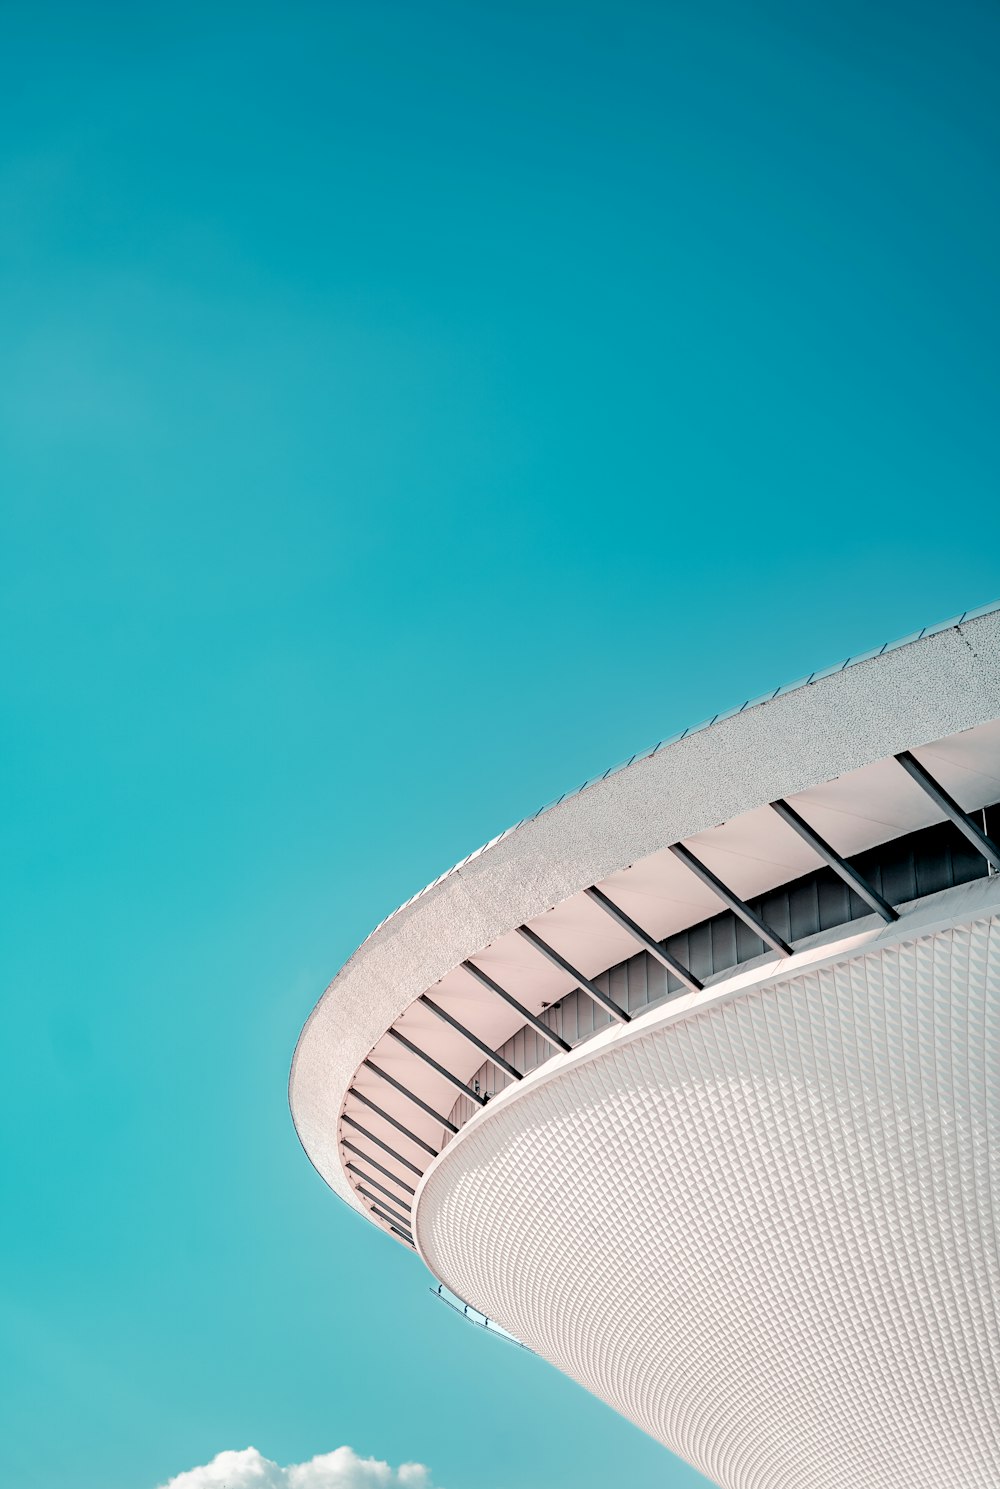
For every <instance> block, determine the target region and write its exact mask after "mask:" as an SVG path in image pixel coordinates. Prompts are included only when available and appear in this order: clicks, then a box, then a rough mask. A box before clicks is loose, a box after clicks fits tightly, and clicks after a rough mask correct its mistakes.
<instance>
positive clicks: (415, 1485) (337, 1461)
mask: <svg viewBox="0 0 1000 1489" xmlns="http://www.w3.org/2000/svg"><path fill="white" fill-rule="evenodd" d="M160 1489H431V1481H430V1475H429V1473H428V1471H427V1469H426V1468H425V1467H424V1465H423V1464H422V1463H401V1464H400V1466H399V1467H398V1468H392V1467H390V1465H389V1464H388V1463H383V1462H382V1461H381V1459H379V1458H359V1457H358V1455H357V1453H355V1452H354V1450H353V1449H352V1448H347V1447H344V1448H335V1449H334V1451H333V1452H332V1453H321V1454H320V1455H319V1457H317V1458H310V1460H309V1462H308V1463H290V1464H288V1466H287V1467H286V1468H282V1467H281V1466H280V1465H279V1464H277V1463H274V1462H272V1460H271V1459H270V1458H264V1457H262V1455H261V1454H260V1453H258V1451H257V1449H256V1448H243V1449H242V1450H240V1451H238V1452H232V1451H230V1452H226V1453H217V1454H216V1455H215V1457H214V1458H213V1459H212V1461H211V1463H206V1464H205V1465H204V1467H202V1468H189V1469H187V1470H186V1472H184V1473H179V1474H178V1475H177V1476H176V1478H173V1479H170V1480H169V1481H168V1482H167V1483H166V1484H163V1485H161V1486H160Z"/></svg>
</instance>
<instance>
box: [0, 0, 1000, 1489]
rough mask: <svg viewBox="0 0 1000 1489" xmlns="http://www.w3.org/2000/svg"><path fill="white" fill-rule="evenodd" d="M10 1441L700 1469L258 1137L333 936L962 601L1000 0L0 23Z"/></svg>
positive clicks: (27, 1451) (997, 378)
mask: <svg viewBox="0 0 1000 1489" xmlns="http://www.w3.org/2000/svg"><path fill="white" fill-rule="evenodd" d="M2 32H3V40H2V45H0V198H2V213H0V276H2V277H0V326H2V334H0V388H2V400H0V506H2V518H0V581H2V612H0V621H2V623H0V644H2V647H3V658H2V677H3V682H2V691H3V699H2V719H0V727H2V755H3V778H4V804H3V814H2V820H3V832H4V837H5V848H4V852H3V858H2V865H3V867H2V872H3V881H4V882H3V887H2V904H3V921H4V925H5V930H4V935H3V943H2V946H3V949H2V966H0V972H2V986H3V992H4V1000H5V1013H4V1018H3V1034H4V1038H3V1057H2V1058H3V1069H2V1079H0V1103H2V1118H3V1128H4V1134H5V1155H4V1167H3V1171H2V1196H0V1199H2V1213H3V1216H4V1225H3V1232H2V1242H0V1246H2V1253H0V1336H2V1337H3V1339H4V1344H3V1346H2V1347H3V1350H4V1355H3V1360H2V1363H3V1370H4V1382H3V1388H2V1390H0V1463H2V1464H3V1468H2V1471H0V1477H2V1478H3V1482H4V1484H6V1485H11V1486H16V1489H153V1486H155V1485H158V1484H160V1483H162V1482H163V1481H165V1480H166V1479H167V1478H168V1477H169V1476H170V1475H172V1474H176V1473H178V1472H179V1471H180V1470H181V1469H184V1468H190V1467H192V1466H193V1465H197V1464H204V1463H206V1462H207V1461H208V1460H209V1459H210V1458H211V1457H212V1455H213V1454H215V1453H216V1452H218V1451H219V1450H221V1449H230V1448H232V1449H235V1448H243V1447H245V1446H246V1445H247V1444H248V1443H253V1444H255V1445H256V1446H257V1447H258V1448H259V1449H260V1451H261V1452H262V1453H264V1454H265V1455H266V1456H267V1457H269V1458H272V1459H274V1460H275V1461H276V1462H278V1463H281V1464H288V1463H293V1462H298V1461H301V1460H304V1459H307V1458H309V1457H311V1456H312V1455H313V1454H317V1453H321V1452H327V1451H329V1450H331V1449H333V1448H335V1447H337V1446H338V1445H339V1444H343V1443H349V1444H351V1445H353V1447H354V1448H355V1449H356V1450H357V1451H358V1452H359V1453H365V1454H375V1455H376V1456H378V1457H380V1458H385V1459H387V1460H388V1461H390V1462H392V1463H399V1462H401V1461H403V1460H404V1459H419V1460H420V1461H421V1462H424V1463H426V1464H428V1465H429V1466H430V1469H431V1470H432V1472H433V1475H434V1479H435V1482H436V1483H440V1484H441V1485H444V1486H446V1489H471V1486H473V1485H474V1486H476V1489H513V1486H515V1485H516V1486H518V1489H606V1486H607V1485H609V1484H612V1483H629V1484H630V1485H633V1486H635V1489H654V1486H656V1489H661V1486H663V1485H669V1486H671V1489H691V1486H693V1485H695V1484H696V1483H699V1484H700V1483H701V1482H702V1481H700V1480H698V1479H697V1478H696V1476H695V1475H694V1474H692V1473H690V1472H689V1471H688V1470H686V1469H685V1468H683V1467H682V1466H680V1465H675V1464H674V1463H673V1461H672V1460H671V1459H670V1458H669V1457H668V1456H667V1455H666V1454H665V1453H664V1452H663V1450H662V1449H661V1448H659V1447H658V1446H656V1445H655V1444H653V1443H652V1442H650V1441H648V1440H647V1439H645V1438H644V1437H642V1436H641V1435H640V1434H639V1433H638V1432H637V1431H636V1430H634V1429H633V1428H632V1427H630V1426H629V1425H627V1424H626V1423H624V1422H623V1421H621V1420H619V1419H618V1418H617V1417H616V1416H615V1415H614V1414H613V1413H612V1412H611V1411H609V1410H608V1409H606V1408H605V1407H604V1406H602V1405H600V1404H598V1403H597V1402H595V1401H593V1400H591V1399H590V1398H589V1397H587V1396H586V1395H585V1394H584V1393H583V1392H582V1391H580V1390H578V1389H577V1388H576V1387H575V1386H573V1385H571V1384H570V1383H569V1382H567V1381H564V1380H563V1379H562V1378H561V1377H559V1376H558V1375H557V1374H556V1373H555V1372H554V1371H553V1370H551V1369H549V1368H548V1367H547V1366H546V1365H544V1364H543V1363H541V1362H540V1361H538V1360H535V1359H533V1358H531V1357H529V1356H527V1355H525V1354H523V1353H521V1352H519V1351H517V1350H515V1349H514V1348H512V1347H508V1346H506V1345H504V1344H503V1343H502V1342H499V1341H495V1340H490V1339H488V1338H483V1337H482V1336H480V1335H479V1334H478V1333H477V1332H476V1331H475V1330H473V1329H471V1328H469V1327H467V1326H465V1325H463V1324H462V1323H461V1322H459V1321H458V1320H457V1319H455V1318H454V1317H453V1316H452V1315H451V1314H449V1313H448V1312H447V1310H446V1309H444V1308H442V1307H440V1306H439V1305H437V1304H436V1303H434V1302H433V1301H432V1299H431V1298H430V1297H429V1295H428V1292H427V1283H428V1278H427V1276H426V1275H425V1273H424V1272H423V1270H422V1267H421V1265H420V1263H419V1262H418V1261H417V1260H416V1259H415V1258H414V1257H412V1256H410V1255H409V1254H407V1253H405V1252H404V1251H403V1250H402V1249H401V1248H398V1247H396V1246H395V1245H394V1244H392V1243H391V1242H389V1241H387V1240H384V1239H382V1238H381V1237H380V1236H379V1235H377V1234H375V1233H374V1232H373V1231H372V1230H371V1229H370V1228H369V1227H368V1226H367V1225H366V1224H364V1222H362V1221H360V1220H358V1219H356V1218H355V1217H353V1216H352V1215H351V1214H350V1213H349V1212H348V1211H347V1210H346V1208H345V1207H344V1206H342V1205H341V1204H339V1203H338V1202H337V1201H336V1200H335V1199H334V1198H333V1197H332V1196H331V1195H330V1193H329V1192H328V1191H327V1190H326V1189H325V1188H324V1186H323V1184H322V1182H321V1181H320V1179H319V1178H318V1177H317V1175H316V1174H315V1173H314V1172H313V1171H312V1169H311V1168H310V1166H309V1164H308V1162H307V1160H306V1159H305V1157H304V1155H303V1154H302V1152H301V1151H300V1149H299V1147H298V1144H297V1142H296V1140H295V1137H294V1134H293V1131H292V1126H291V1122H290V1119H289V1115H288V1110H287V1105H286V1079H287V1072H288V1065H289V1061H290V1058H291V1053H292V1049H293V1046H294V1042H295V1039H296V1036H297V1034H298V1031H299V1027H300V1025H301V1024H302V1022H303V1020H304V1018H305V1017H306V1015H307V1013H308V1012H309V1010H310V1008H311V1007H312V1005H313V1003H314V1002H315V1000H316V998H317V997H318V996H319V994H320V993H321V992H322V990H323V988H324V986H325V985H326V983H327V982H328V981H329V979H330V977H331V976H332V975H333V973H334V972H335V971H336V969H337V968H338V966H339V965H340V964H341V962H342V961H343V960H344V958H345V957H346V956H347V955H348V954H349V953H350V952H351V951H352V950H353V948H354V947H355V945H356V944H357V943H358V942H359V941H360V940H361V939H362V938H363V937H364V935H365V934H366V933H367V932H368V930H369V929H370V928H371V927H372V925H373V924H375V922H377V921H378V920H380V919H381V917H382V916H383V915H384V914H385V913H386V912H387V911H388V910H390V909H391V908H393V906H394V905H396V904H397V903H398V902H399V901H401V900H403V899H406V898H407V897H408V896H409V895H410V894H411V893H413V891H414V890H416V889H417V888H419V887H420V886H421V885H422V884H423V883H425V882H426V881H427V880H429V879H431V878H433V877H434V876H436V875H437V874H438V873H439V872H440V871H441V870H442V869H444V868H446V867H447V866H448V865H449V864H451V863H452V862H454V861H455V860H456V859H458V858H460V857H462V856H463V855H464V854H465V853H467V852H468V851H469V850H471V849H472V848H474V847H476V846H477V845H478V844H479V843H481V842H482V841H483V840H484V839H486V838H488V837H490V836H492V835H493V834H494V833H496V832H498V831H499V830H501V829H502V828H504V827H505V826H507V825H508V824H509V823H510V822H511V821H513V820H516V819H517V818H519V817H521V816H522V815H524V814H525V813H526V812H527V811H529V810H534V808H536V807H537V806H538V805H539V804H540V803H541V802H543V801H545V800H547V799H548V798H550V797H552V796H554V795H558V794H559V792H561V791H562V790H564V789H566V788H568V787H572V786H575V785H577V784H578V783H579V782H580V781H581V780H582V779H584V778H585V777H586V776H588V775H591V774H593V773H595V772H597V771H600V770H603V769H604V768H605V767H606V766H607V765H608V764H610V763H611V762H613V761H616V760H618V759H620V758H621V757H623V756H627V755H629V754H631V753H632V751H633V750H636V749H638V748H641V747H644V746H646V745H649V744H652V743H654V742H655V741H656V740H657V739H659V738H660V737H662V736H664V735H666V734H669V733H671V732H672V731H674V730H676V729H678V728H680V727H683V726H684V725H685V724H687V723H691V722H694V721H697V720H698V719H700V718H702V717H703V716H704V715H706V714H710V713H714V712H715V711H716V710H718V709H720V708H723V707H726V706H728V705H730V704H732V703H734V702H739V701H741V700H742V699H744V698H746V697H747V696H749V695H753V694H756V693H758V692H760V691H762V690H763V689H765V688H768V687H773V686H775V685H777V684H778V683H780V682H782V681H786V680H789V679H792V678H795V677H797V676H798V675H800V674H802V673H803V672H808V671H810V670H812V669H813V668H815V667H819V666H822V665H824V664H826V663H829V662H832V661H834V660H837V659H838V658H841V657H843V656H846V655H847V654H848V653H850V652H853V651H858V650H862V649H864V648H866V647H868V646H870V645H872V644H877V643H880V642H881V641H883V640H885V639H886V638H888V637H893V636H896V635H899V634H902V633H905V632H907V631H909V630H911V629H914V628H919V627H920V626H921V625H923V624H924V623H927V622H930V621H935V620H938V619H942V618H944V617H946V616H948V615H951V614H953V613H954V612H956V611H961V610H963V609H965V608H967V607H972V606H975V605H978V604H980V603H982V602H984V601H987V600H991V599H994V598H996V597H997V596H998V595H1000V541H998V537H1000V532H998V526H1000V524H998V516H997V514H998V507H1000V503H998V443H997V433H996V415H997V407H998V397H1000V375H998V363H997V346H998V344H1000V323H998V322H1000V315H998V309H1000V303H998V302H1000V289H998V280H997V275H996V265H997V263H998V262H1000V215H998V213H1000V208H998V194H997V190H996V182H997V170H998V164H1000V150H998V145H1000V139H998V136H1000V113H998V110H997V107H996V79H997V75H998V71H1000V12H998V11H997V9H996V7H995V6H988V5H986V4H981V5H973V4H962V3H959V4H956V5H953V6H950V7H948V8H947V9H943V8H942V7H940V6H931V5H927V4H919V3H918V4H906V5H903V4H885V5H876V6H872V5H871V4H868V3H865V4H846V5H836V6H832V7H830V6H820V5H816V4H812V5H805V6H803V5H801V4H799V3H792V0H788V3H778V0H773V3H761V4H736V3H733V4H726V3H723V0H716V3H712V0H709V3H705V0H698V3H690V4H687V3H679V4H669V3H667V4H657V5H653V4H649V5H636V4H625V3H620V0H619V3H616V4H614V5H612V4H608V3H605V4H587V3H579V0H577V3H574V4H572V5H570V4H561V5H559V4H548V3H540V0H532V3H531V4H527V3H524V4H522V3H519V0H505V3H503V4H502V5H501V4H492V3H478V4H475V3H474V4H465V5H461V4H457V3H456V4H450V5H449V4H439V3H424V4H412V3H407V4H403V3H400V4H386V3H382V0H366V3H363V4H361V3H340V4H338V3H330V4H319V3H317V4H301V3H287V0H286V3H282V4H280V5H279V4H277V3H266V4H239V5H236V4H233V5H231V6H229V5H224V4H219V3H211V0H210V3H208V4H199V5H191V4H187V3H175V4H171V5H169V6H167V5H162V4H147V5H140V6H131V5H125V4H116V5H111V4H99V3H93V4H88V5H78V4H67V5H66V6H59V5H56V4H51V3H45V0H32V3H30V4H29V3H16V0H8V3H6V4H4V5H3V6H2Z"/></svg>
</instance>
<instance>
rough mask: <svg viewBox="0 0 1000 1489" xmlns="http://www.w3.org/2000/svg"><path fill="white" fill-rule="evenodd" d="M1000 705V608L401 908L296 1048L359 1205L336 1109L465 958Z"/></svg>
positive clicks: (586, 798)
mask: <svg viewBox="0 0 1000 1489" xmlns="http://www.w3.org/2000/svg"><path fill="white" fill-rule="evenodd" d="M998 713H1000V613H998V612H992V613H990V614H987V615H985V616H981V617H979V618H977V619H974V620H971V621H968V622H966V623H964V624H961V625H958V626H955V627H953V628H952V629H950V630H946V631H940V632H938V633H936V634H935V635H932V636H929V637H926V638H924V639H922V640H918V641H914V642H913V643H911V644H909V645H906V646H902V647H900V648H898V649H896V650H893V651H888V652H886V653H884V654H883V655H880V656H876V657H873V658H872V659H871V660H869V661H866V662H860V663H857V664H855V665H853V666H851V667H849V668H847V669H846V670H844V671H841V672H836V673H833V674H830V675H828V676H826V677H823V678H820V679H818V680H817V681H816V682H814V683H812V684H810V685H808V686H805V687H801V688H798V689H797V690H795V691H792V692H789V693H785V694H783V695H781V696H779V697H776V698H774V699H772V700H770V701H767V702H764V703H760V704H757V705H755V706H753V707H750V708H747V709H746V710H745V711H744V712H742V713H739V714H736V715H733V716H731V717H729V718H726V719H722V720H720V721H719V723H718V724H715V725H713V726H712V727H711V728H708V729H705V730H702V731H701V732H699V733H696V734H692V735H690V736H688V737H687V738H684V739H681V740H678V741H677V742H676V743H674V744H671V745H669V746H666V747H664V748H663V749H661V750H659V751H657V752H656V753H655V754H652V755H649V756H646V757H644V758H642V759H639V760H636V761H635V762H634V763H633V764H631V765H629V766H627V767H626V768H624V769H621V770H619V771H617V772H616V773H615V774H613V775H609V776H608V777H607V778H606V779H603V780H599V781H596V782H594V783H593V784H592V785H591V786H589V787H587V789H586V790H584V791H583V792H581V793H580V794H578V795H576V796H573V797H570V798H568V799H567V800H566V801H565V802H562V803H561V804H559V805H557V806H555V807H553V808H550V809H549V810H548V811H546V812H545V813H543V814H542V815H541V816H538V817H536V818H533V819H531V820H529V821H526V822H524V823H522V824H521V825H520V826H519V827H517V828H516V829H514V830H513V831H512V832H510V833H508V834H506V835H505V836H503V837H502V838H500V839H498V840H497V841H496V842H494V843H493V844H492V845H490V846H489V847H487V848H486V849H484V850H483V851H482V852H480V853H479V854H478V855H476V856H474V857H473V858H472V859H470V860H468V861H466V863H464V864H463V865H461V866H459V867H458V868H457V869H455V870H453V871H452V872H451V873H449V874H447V875H445V876H444V877H443V878H442V879H440V880H439V881H438V882H437V883H436V884H435V885H433V886H432V887H431V888H430V889H429V890H427V891H426V892H425V893H423V894H422V895H420V896H418V897H417V898H416V899H414V900H412V901H411V902H410V903H409V904H408V905H406V906H404V907H403V908H402V909H401V910H399V911H397V912H396V913H395V914H394V915H392V916H390V917H389V918H388V919H387V920H386V921H384V922H383V923H382V925H381V926H379V928H378V929H377V930H376V931H374V932H373V933H372V935H371V936H369V938H368V940H367V941H366V942H365V943H364V944H363V946H362V947H361V948H360V949H359V950H358V951H357V952H355V953H354V955H353V956H352V957H351V958H350V960H349V961H348V962H347V963H346V964H345V966H344V967H343V968H342V970H341V971H340V972H339V973H338V974H337V976H336V977H335V978H334V980H333V981H332V982H331V984H330V986H329V987H328V988H327V990H326V992H325V993H324V994H323V996H322V997H321V999H320V1000H319V1002H318V1003H317V1005H316V1007H315V1008H314V1010H313V1012H312V1014H311V1015H310V1017H309V1019H308V1021H307V1023H306V1025H305V1028H304V1029H303V1031H302V1034H301V1035H300V1037H299V1042H298V1045H297V1047H296V1050H295V1055H294V1057H293V1062H292V1070H291V1076H290V1081H289V1101H290V1105H291V1109H292V1117H293V1120H294V1123H295V1127H296V1131H297V1132H298V1135H299V1138H300V1140H301V1142H302V1145H303V1147H304V1148H305V1150H306V1153H307V1154H308V1156H309V1158H310V1159H311V1161H312V1162H313V1164H314V1165H315V1166H316V1168H317V1169H318V1170H319V1172H320V1174H321V1175H322V1176H323V1178H324V1179H325V1180H326V1181H327V1183H328V1184H330V1186H331V1188H333V1189H334V1191H335V1192H336V1193H337V1194H339V1195H340V1196H341V1197H342V1198H343V1199H344V1200H346V1201H347V1202H348V1203H349V1204H352V1205H353V1206H354V1207H355V1208H356V1209H359V1210H361V1208H362V1207H361V1204H360V1202H359V1200H358V1197H357V1195H356V1193H355V1191H354V1190H353V1189H352V1187H351V1186H350V1185H349V1184H348V1182H347V1179H346V1176H345V1175H344V1173H343V1171H342V1170H341V1167H340V1163H339V1160H338V1151H337V1120H338V1115H339V1111H340V1107H341V1104H342V1102H343V1099H344V1095H345V1092H346V1090H347V1088H348V1086H349V1085H350V1082H351V1080H352V1078H353V1076H354V1072H355V1071H356V1070H357V1068H358V1066H359V1065H360V1063H361V1061H362V1060H363V1059H364V1058H365V1056H366V1055H367V1054H368V1052H369V1051H370V1050H371V1049H372V1048H373V1047H374V1045H375V1044H376V1043H377V1042H378V1040H379V1039H380V1038H381V1037H382V1035H383V1034H384V1032H385V1030H386V1029H387V1028H388V1027H389V1026H390V1025H391V1024H392V1023H394V1021H395V1020H396V1019H397V1018H398V1017H399V1016H400V1014H401V1013H402V1012H403V1011H404V1009H406V1008H407V1007H408V1006H409V1004H410V1003H411V1002H412V1001H413V1000H414V999H415V998H416V997H418V996H419V995H420V994H421V993H422V992H424V991H425V990H426V989H427V988H428V987H430V986H432V985H433V984H434V983H435V982H436V981H437V980H438V979H439V978H441V977H443V976H444V975H445V974H446V973H447V972H449V971H451V970H452V968H454V967H455V966H457V965H458V963H460V962H461V961H462V960H463V959H464V958H466V957H470V956H474V955H475V954H476V953H478V952H479V951H481V950H482V949H483V947H485V946H487V945H489V944H490V943H491V942H492V941H494V940H496V939H497V937H499V936H501V935H504V934H506V933H507V932H508V931H510V930H511V929H512V928H513V927H514V926H517V925H521V924H523V923H524V922H526V921H530V920H532V919H534V918H535V917H537V916H538V915H540V914H542V913H544V912H545V911H546V910H547V909H548V908H549V907H550V906H552V905H555V904H559V903H560V902H561V901H563V900H565V899H568V898H569V897H570V896H571V895H574V894H577V893H578V892H579V891H580V890H582V889H583V888H585V887H586V886H588V885H590V884H593V883H599V882H600V881H601V880H603V879H605V878H607V877H608V876H609V875H611V874H613V873H616V872H618V871H619V870H621V869H623V868H625V867H627V866H628V865H630V864H632V863H635V862H637V861H638V860H640V859H642V858H644V857H646V856H647V855H649V854H651V853H653V852H655V851H657V850H658V849H660V848H662V847H663V846H664V845H665V844H667V843H671V842H676V841H678V840H680V839H683V838H688V837H692V836H694V835H695V834H696V833H699V832H702V831H704V830H706V829H707V828H710V827H714V826H715V825H717V824H718V823H720V822H723V821H726V820H728V819H729V818H732V817H735V816H738V815H740V814H741V813H743V812H746V811H750V810H752V809H753V808H755V807H758V806H761V805H764V804H765V803H767V802H769V801H772V800H774V799H775V798H776V797H779V796H789V795H794V794H795V793H796V792H799V791H804V790H807V789H809V788H810V787H813V786H816V785H820V784H822V783H824V782H826V781H829V780H832V779H834V778H835V777H837V776H840V775H844V774H846V773H847V772H849V771H853V770H857V769H860V768H861V767H862V766H865V765H869V764H871V763H873V762H875V761H877V760H880V759H884V758H885V757H887V756H889V755H892V754H894V753H896V752H898V751H900V750H903V749H910V748H913V747H919V746H920V745H923V744H929V743H932V742H934V741H935V740H938V739H940V738H942V737H944V736H946V735H949V734H955V733H959V732H961V731H962V730H965V729H970V728H973V727H974V726H975V725H977V724H980V723H982V722H984V721H985V720H988V719H992V718H995V717H996V716H997V714H998Z"/></svg>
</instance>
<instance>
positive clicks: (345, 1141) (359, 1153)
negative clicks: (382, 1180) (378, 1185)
mask: <svg viewBox="0 0 1000 1489" xmlns="http://www.w3.org/2000/svg"><path fill="white" fill-rule="evenodd" d="M340 1142H341V1146H342V1147H344V1148H346V1149H347V1151H348V1153H353V1154H354V1156H355V1158H363V1159H364V1160H365V1162H366V1163H370V1164H371V1166H372V1168H376V1169H378V1171H379V1173H380V1174H385V1176H386V1178H387V1179H391V1180H392V1182H393V1183H394V1184H398V1185H399V1187H400V1189H405V1190H406V1192H407V1194H416V1192H417V1191H416V1190H415V1189H411V1188H410V1186H409V1184H404V1182H403V1180H402V1179H397V1178H396V1175H395V1174H394V1173H393V1171H392V1169H391V1168H383V1166H382V1164H381V1163H379V1161H378V1159H377V1158H373V1157H372V1156H371V1154H370V1153H365V1152H364V1150H363V1149H361V1148H359V1147H357V1146H356V1144H354V1143H352V1142H351V1140H350V1138H346V1137H342V1138H341V1139H340ZM347 1167H348V1168H354V1165H353V1164H352V1163H348V1165H347ZM354 1171H355V1173H357V1172H358V1170H357V1169H355V1170H354ZM369 1182H371V1181H369Z"/></svg>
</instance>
